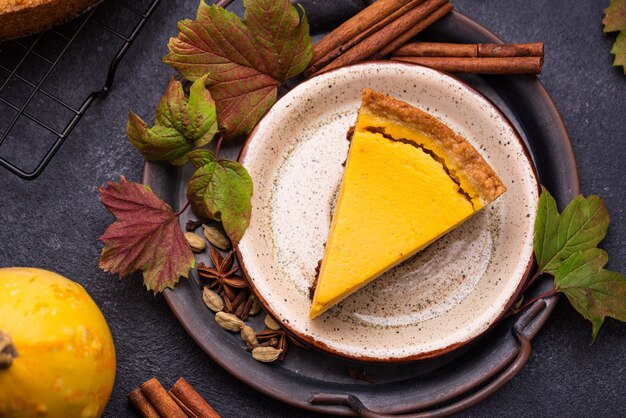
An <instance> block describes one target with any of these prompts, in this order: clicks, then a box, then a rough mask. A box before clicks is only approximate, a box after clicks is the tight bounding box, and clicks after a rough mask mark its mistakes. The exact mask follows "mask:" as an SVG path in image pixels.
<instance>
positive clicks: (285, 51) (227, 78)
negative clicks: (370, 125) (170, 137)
mask: <svg viewBox="0 0 626 418" xmlns="http://www.w3.org/2000/svg"><path fill="white" fill-rule="evenodd" d="M244 6H245V7H246V11H245V22H243V21H241V20H240V19H239V17H237V15H235V14H234V13H231V12H228V11H227V10H225V9H223V8H221V7H218V6H215V5H211V6H209V5H207V4H206V3H205V2H204V1H202V2H201V3H200V6H199V7H198V13H197V15H196V19H195V20H183V21H180V22H179V24H178V29H179V31H180V32H179V34H178V37H176V38H172V39H170V42H169V44H168V48H169V51H170V52H169V54H168V55H167V56H166V57H165V58H164V59H163V61H164V62H165V63H167V64H169V65H171V66H172V67H173V68H174V69H176V70H177V71H179V72H180V73H181V74H182V75H183V76H184V77H185V78H186V79H188V80H196V79H197V78H199V77H202V76H204V75H207V76H208V77H207V81H206V85H207V87H208V88H209V90H210V92H211V95H212V96H213V98H214V99H215V103H216V106H217V114H218V122H219V126H220V127H221V128H222V129H223V130H224V133H225V136H226V137H227V138H230V137H234V136H238V135H241V134H247V133H249V132H250V130H252V128H253V127H254V125H256V123H257V122H258V121H259V120H260V119H261V117H263V115H264V114H265V113H266V112H267V110H268V109H269V108H270V107H271V106H272V105H273V104H274V103H275V102H276V98H277V94H278V86H279V85H280V83H281V82H282V81H284V80H285V79H286V78H289V77H292V76H295V75H297V74H299V73H300V72H302V71H304V69H305V68H306V66H307V65H308V63H309V61H310V59H311V56H312V47H311V37H310V36H309V25H308V23H307V20H306V17H303V18H302V20H301V19H300V18H299V16H298V12H297V9H296V8H295V7H294V6H292V5H291V4H290V3H289V1H288V0H245V1H244Z"/></svg>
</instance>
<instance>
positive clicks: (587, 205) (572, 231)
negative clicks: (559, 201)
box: [534, 188, 609, 274]
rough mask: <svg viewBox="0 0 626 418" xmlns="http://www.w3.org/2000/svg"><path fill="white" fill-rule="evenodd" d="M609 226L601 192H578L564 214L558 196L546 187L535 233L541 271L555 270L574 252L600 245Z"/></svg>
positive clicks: (552, 271) (554, 271)
mask: <svg viewBox="0 0 626 418" xmlns="http://www.w3.org/2000/svg"><path fill="white" fill-rule="evenodd" d="M608 226H609V213H608V211H607V210H606V206H605V204H604V202H603V201H602V199H600V198H599V197H598V196H595V195H591V196H589V197H587V198H585V197H583V196H580V195H579V196H576V197H575V198H574V200H572V201H571V202H570V204H569V205H568V206H567V208H565V210H564V211H563V214H562V215H560V214H559V212H558V209H557V206H556V202H555V200H554V198H553V197H552V196H551V195H550V193H549V192H548V191H547V190H546V189H545V188H543V189H542V192H541V197H540V198H539V206H538V211H537V219H536V221H535V237H534V250H535V258H536V259H537V264H538V269H539V271H541V272H544V273H550V274H555V273H556V271H557V269H558V268H559V265H560V263H561V262H562V261H563V260H565V259H566V258H568V257H569V256H570V255H572V254H574V253H576V252H578V251H584V250H586V249H589V248H594V247H596V246H597V245H598V244H599V243H600V241H602V240H603V239H604V237H605V236H606V230H607V228H608Z"/></svg>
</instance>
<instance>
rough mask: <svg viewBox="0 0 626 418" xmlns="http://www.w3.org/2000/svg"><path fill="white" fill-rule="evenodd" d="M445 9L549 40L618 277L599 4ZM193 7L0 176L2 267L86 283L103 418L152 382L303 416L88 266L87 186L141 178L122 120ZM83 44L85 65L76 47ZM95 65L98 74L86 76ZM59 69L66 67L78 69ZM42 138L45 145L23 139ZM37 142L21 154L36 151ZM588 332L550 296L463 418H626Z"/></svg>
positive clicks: (621, 93)
mask: <svg viewBox="0 0 626 418" xmlns="http://www.w3.org/2000/svg"><path fill="white" fill-rule="evenodd" d="M140 3H145V2H140ZM310 3H312V4H313V6H311V7H310V10H308V12H309V15H310V17H311V19H312V21H313V22H316V20H315V19H316V18H320V17H319V16H322V15H324V14H325V13H327V12H328V10H329V7H330V5H331V4H332V3H333V2H332V1H325V2H323V1H312V2H310ZM337 3H339V2H337ZM453 3H454V5H455V6H456V8H457V9H458V10H460V11H462V12H464V13H466V14H467V15H469V16H470V17H472V18H474V19H475V20H477V21H478V22H480V23H482V24H483V25H485V26H486V27H488V28H490V29H491V30H492V31H493V32H495V33H496V34H497V35H499V36H501V37H502V38H503V39H504V40H505V41H508V42H527V41H528V42H530V41H544V42H545V43H546V60H545V66H544V72H543V74H542V75H541V77H540V78H541V80H542V81H543V82H544V84H545V86H546V88H547V89H548V91H549V92H550V93H551V94H552V96H553V98H554V101H555V102H556V104H557V106H558V108H559V109H560V111H561V114H562V115H563V117H564V119H565V123H566V125H567V127H568V129H569V132H570V135H571V138H572V142H573V145H574V150H575V152H576V155H577V158H578V162H579V166H580V175H581V181H582V189H583V191H584V193H585V194H589V193H597V194H599V195H601V196H602V197H603V198H604V199H605V200H606V202H607V205H608V207H609V210H610V213H611V215H612V218H613V222H612V224H611V227H610V229H609V234H608V237H607V239H606V241H605V242H604V244H603V246H604V248H605V249H606V250H607V251H608V253H609V255H610V258H611V261H610V262H609V268H611V269H613V270H618V271H621V272H623V273H624V272H626V249H625V247H624V246H623V245H621V244H622V243H623V242H624V241H625V239H626V222H624V219H623V213H624V212H623V211H624V209H623V208H624V206H626V188H625V187H624V185H623V178H624V175H625V174H626V170H625V169H624V161H626V148H625V143H626V76H625V75H624V74H622V73H621V71H620V70H618V69H616V68H612V67H611V62H612V56H611V55H609V50H610V49H611V44H612V39H613V38H614V37H612V36H610V37H605V36H604V35H603V34H602V26H601V20H602V11H603V8H604V7H605V6H606V4H607V3H608V0H603V1H595V2H583V1H575V2H574V1H567V0H560V1H555V0H552V1H550V0H528V1H523V2H522V1H516V0H456V1H454V2H453ZM196 7H197V0H189V1H187V0H185V1H172V0H163V1H162V4H161V5H160V6H159V8H158V10H157V11H156V14H155V16H154V17H153V19H152V20H151V21H150V22H149V23H148V25H147V27H146V30H145V31H144V32H143V33H142V34H141V35H140V37H139V39H138V40H137V42H136V43H135V44H134V45H133V47H132V48H131V50H130V51H129V53H128V56H127V57H126V59H125V61H124V62H123V63H122V65H121V66H120V68H119V71H118V76H117V80H116V84H115V87H114V89H113V91H112V92H111V93H110V95H109V96H108V97H107V98H106V99H105V100H102V101H99V102H97V103H96V104H95V105H94V106H93V107H92V108H91V109H90V110H89V112H88V113H87V115H86V116H85V118H84V119H83V120H82V121H81V123H80V124H79V125H78V127H77V128H76V130H75V131H74V133H73V134H72V135H71V137H70V139H69V140H68V142H67V143H66V144H65V145H64V146H63V147H62V148H61V150H60V152H59V154H58V155H57V157H56V158H55V159H54V160H53V161H52V163H51V164H50V166H49V167H48V169H47V170H46V171H45V172H44V174H43V175H42V176H41V177H40V178H39V179H37V180H36V181H33V182H24V181H21V180H19V179H18V178H16V177H15V176H13V175H10V174H9V173H7V172H6V171H4V170H0V243H1V244H0V266H11V265H27V266H37V267H42V268H47V269H51V270H55V271H57V272H59V273H61V274H63V275H66V276H68V277H71V278H73V279H74V280H76V281H78V282H80V283H81V284H83V285H84V286H85V288H86V289H87V290H88V291H89V293H90V294H91V295H92V296H93V298H94V299H95V300H96V302H97V303H98V304H99V306H100V307H101V309H102V311H103V312H104V315H105V316H106V318H107V320H108V322H109V325H110V327H111V330H112V332H113V337H114V339H115V343H116V346H117V354H118V369H117V381H116V384H115V389H114V392H113V395H112V397H111V402H110V404H109V406H108V408H107V410H106V414H105V415H106V416H107V417H122V416H133V414H134V411H133V410H132V409H131V408H130V407H129V404H128V402H127V400H126V393H128V392H129V391H130V390H132V389H134V388H135V387H137V386H138V385H139V384H140V383H142V382H143V381H145V380H146V379H148V378H150V377H152V376H153V375H156V376H158V377H159V378H160V380H161V381H162V382H163V384H164V385H165V386H168V387H169V386H171V384H173V382H174V381H175V380H176V379H177V378H178V377H179V376H180V375H184V376H185V377H186V378H187V379H188V380H189V381H190V382H191V383H192V384H193V385H195V386H196V388H198V390H199V391H200V392H201V393H202V394H203V395H204V396H205V397H206V399H208V400H209V401H210V402H211V404H212V405H213V406H214V407H215V409H216V410H217V411H219V412H220V413H221V414H223V415H224V416H284V417H287V416H311V414H307V413H304V412H302V411H299V410H297V409H294V408H292V407H288V406H286V405H283V404H281V403H279V402H277V401H274V400H273V399H271V398H268V397H265V396H263V395H260V394H258V393H256V392H255V391H253V390H252V389H250V388H248V387H246V386H245V385H244V384H242V383H240V382H239V381H237V380H235V379H234V378H233V377H231V376H230V375H228V374H227V373H226V372H224V371H223V370H222V369H221V368H220V367H219V366H217V365H216V364H215V363H213V362H212V361H211V360H210V359H209V358H208V357H207V356H206V355H205V354H204V353H203V352H202V351H201V350H200V349H199V348H198V347H196V345H195V344H194V343H193V341H192V340H191V339H190V338H189V337H188V336H187V334H185V332H184V330H183V329H182V328H181V327H180V326H179V324H178V323H177V322H176V320H175V318H174V316H173V315H172V314H171V313H170V311H169V309H168V308H167V306H166V304H165V302H164V301H163V298H162V297H160V296H157V297H153V296H152V295H151V294H149V293H148V292H146V291H145V289H143V288H142V285H141V281H140V280H139V278H138V277H136V276H135V277H131V278H128V279H126V280H119V279H118V278H116V277H113V276H109V275H106V274H104V273H103V272H101V271H100V270H99V269H98V267H97V262H98V255H99V251H100V248H101V245H100V244H99V243H98V242H97V238H98V236H100V234H101V233H102V231H103V230H104V228H105V227H106V226H107V225H108V224H109V223H110V222H111V217H110V216H109V215H108V213H107V212H106V211H105V209H104V208H103V207H102V206H101V205H100V204H99V203H98V199H97V194H96V187H97V186H98V185H102V184H104V183H105V182H107V181H110V180H116V179H118V178H119V176H120V175H126V176H127V177H128V178H129V179H130V180H134V181H140V179H141V168H142V163H143V160H142V158H141V156H140V155H139V154H138V153H137V152H135V151H134V150H133V149H132V148H131V146H130V144H129V143H128V141H126V139H125V135H124V126H125V123H126V116H127V112H128V109H129V108H132V109H133V110H134V111H136V112H137V113H138V114H139V115H141V116H144V117H149V115H151V114H152V112H153V109H154V106H155V105H156V103H157V100H158V98H159V97H160V95H161V93H162V91H163V89H164V87H165V85H166V83H167V80H168V78H169V77H170V75H171V74H172V71H171V70H170V69H169V68H168V67H167V66H165V65H164V64H162V63H161V62H160V58H161V57H162V56H163V55H164V54H165V52H166V41H167V39H168V37H170V36H174V35H175V34H176V21H177V20H179V19H182V18H188V17H192V16H194V14H195V9H196ZM335 7H337V6H335ZM341 7H343V8H344V12H352V10H356V9H357V8H359V7H361V2H359V1H356V0H355V1H352V2H351V1H344V2H341ZM330 16H331V18H335V17H340V16H341V13H339V12H336V13H335V12H334V13H332V14H331V15H330ZM326 18H327V19H329V17H328V16H327V17H326ZM118 23H119V22H118ZM122 23H123V22H122ZM122 26H124V25H123V24H122ZM93 45H96V46H97V48H96V50H95V51H96V58H93V57H91V56H90V54H89V53H87V52H86V51H87V49H86V48H87V46H93ZM80 48H85V53H84V54H82V55H83V58H81V65H80V68H81V70H80V71H78V72H77V73H74V76H73V77H72V85H69V86H65V87H63V88H61V87H57V88H58V89H60V91H61V92H62V93H63V94H65V95H66V96H65V97H69V98H70V99H69V100H75V101H76V100H79V99H80V94H78V93H77V92H76V91H77V87H76V86H80V87H84V86H87V85H89V86H94V87H95V86H98V85H100V84H101V83H102V82H103V80H104V76H103V74H104V69H105V67H104V64H103V63H104V62H106V61H102V60H101V61H98V60H97V58H98V57H99V56H104V55H105V53H106V52H107V50H108V49H110V48H111V47H110V46H109V44H108V43H106V37H104V36H102V35H101V34H98V33H97V32H96V31H94V32H93V33H91V32H89V33H88V34H87V35H86V39H85V40H84V44H83V46H81V47H80ZM79 52H80V51H79ZM91 61H93V63H92V62H91ZM94 63H95V65H96V67H98V70H99V72H98V71H96V72H93V71H92V70H87V67H88V65H89V64H94ZM67 65H68V66H72V65H73V66H75V65H76V61H73V62H70V63H68V64H67ZM68 68H69V67H68ZM63 76H64V74H63V73H61V74H58V75H57V76H56V77H58V79H62V78H63ZM53 78H54V77H53ZM0 81H1V79H0ZM53 81H54V80H53ZM51 84H52V85H53V86H54V83H51ZM51 88H53V87H51ZM44 109H45V106H44ZM1 114H3V112H2V109H0V115H1ZM48 116H49V117H51V118H52V119H53V120H54V119H55V118H56V117H57V115H55V114H51V115H48ZM1 117H2V116H0V118H1ZM59 118H60V120H62V118H61V117H60V116H59ZM39 140H41V141H43V140H44V139H43V137H42V138H35V139H34V140H33V141H39ZM9 145H10V144H9ZM34 145H35V148H32V149H34V150H37V149H41V147H38V146H37V143H34ZM3 147H4V148H5V149H6V150H8V151H5V150H3V149H0V153H2V152H8V153H9V154H11V153H13V152H18V151H19V150H14V151H12V150H11V149H10V147H8V145H3ZM28 149H31V148H28ZM3 155H5V154H3ZM590 331H591V329H590V325H589V323H587V322H585V321H584V320H583V319H582V318H581V317H580V316H579V315H578V314H577V313H576V312H575V311H574V310H573V309H572V308H571V307H570V306H569V304H568V303H567V302H566V301H564V300H561V301H560V302H559V305H558V307H557V309H556V311H555V312H554V314H553V316H552V317H551V318H550V319H549V321H548V322H547V324H546V326H545V328H544V329H543V330H542V331H541V332H540V334H539V335H538V336H537V338H535V340H534V341H533V355H532V357H531V359H530V361H529V362H528V364H527V366H526V367H525V369H524V370H523V371H522V372H521V373H520V374H519V375H518V376H517V377H516V378H515V379H514V380H513V381H512V382H510V383H509V384H508V385H507V386H506V387H505V388H504V389H503V390H502V391H500V392H499V393H497V394H496V395H495V396H493V397H492V398H490V399H489V400H487V401H486V402H483V403H482V404H480V405H478V406H477V407H475V408H473V409H471V410H470V411H468V412H466V413H465V414H464V415H465V416H486V415H488V416H494V415H495V416H510V417H515V416H520V415H522V414H525V415H528V416H571V417H575V416H590V415H595V416H602V417H604V416H620V415H621V416H624V415H626V403H625V402H624V399H625V395H626V370H625V365H624V364H625V363H624V355H625V353H626V325H625V324H620V323H618V322H616V321H614V320H611V319H609V320H607V321H606V323H605V325H604V327H603V329H602V331H601V332H600V335H599V337H598V340H597V342H596V343H595V344H594V345H593V346H590V345H589V342H590Z"/></svg>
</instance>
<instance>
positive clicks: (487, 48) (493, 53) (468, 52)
mask: <svg viewBox="0 0 626 418" xmlns="http://www.w3.org/2000/svg"><path fill="white" fill-rule="evenodd" d="M394 55H395V56H405V57H473V58H477V57H543V42H535V43H529V44H511V45H502V44H449V43H437V42H411V43H408V44H404V45H402V46H401V47H400V48H398V49H397V50H396V51H394Z"/></svg>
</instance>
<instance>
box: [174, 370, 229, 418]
mask: <svg viewBox="0 0 626 418" xmlns="http://www.w3.org/2000/svg"><path fill="white" fill-rule="evenodd" d="M169 394H170V395H171V396H172V399H174V401H175V402H176V403H177V404H178V405H179V406H180V407H181V408H182V409H183V410H184V411H185V413H186V414H187V415H188V416H190V417H191V418H220V415H219V414H218V413H217V412H215V410H214V409H213V408H212V407H211V405H209V403H208V402H207V401H205V400H204V398H203V397H202V396H200V394H199V393H198V392H196V390H195V389H194V387H193V386H191V384H189V382H187V381H186V380H185V379H184V378H182V377H181V378H180V379H178V381H177V382H176V383H175V384H174V386H172V389H170V392H169Z"/></svg>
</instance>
